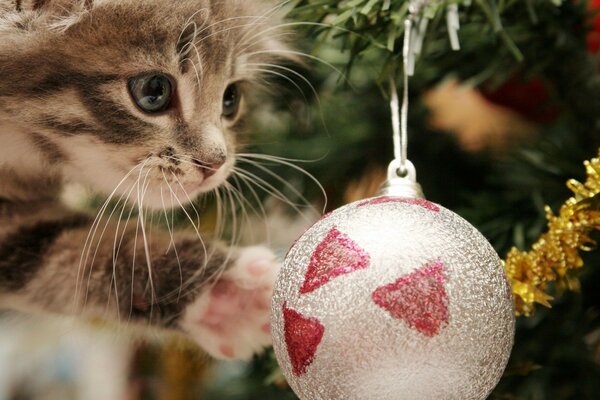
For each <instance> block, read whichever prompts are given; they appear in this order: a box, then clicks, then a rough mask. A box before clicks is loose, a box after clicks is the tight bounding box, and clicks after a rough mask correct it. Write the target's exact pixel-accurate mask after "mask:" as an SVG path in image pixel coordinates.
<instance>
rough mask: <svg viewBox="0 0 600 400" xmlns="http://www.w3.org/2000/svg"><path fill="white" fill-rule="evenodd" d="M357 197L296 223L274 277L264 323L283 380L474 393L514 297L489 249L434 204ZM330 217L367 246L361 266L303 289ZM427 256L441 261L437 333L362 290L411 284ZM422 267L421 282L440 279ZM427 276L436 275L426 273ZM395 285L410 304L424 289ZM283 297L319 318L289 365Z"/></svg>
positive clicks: (340, 399)
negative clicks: (313, 336) (306, 225)
mask: <svg viewBox="0 0 600 400" xmlns="http://www.w3.org/2000/svg"><path fill="white" fill-rule="evenodd" d="M360 203H364V202H359V203H353V204H349V205H347V206H344V207H342V208H340V209H338V210H336V211H334V212H333V213H332V214H331V215H330V216H329V217H328V218H326V219H324V220H321V221H319V222H317V223H316V224H315V225H314V226H313V227H312V228H310V229H309V230H308V231H307V232H306V233H305V234H304V235H302V237H301V238H300V239H299V240H298V242H297V243H296V245H294V246H293V248H292V249H291V251H290V252H289V254H288V256H287V257H286V261H285V263H284V268H283V269H282V271H281V273H280V275H279V277H278V281H277V283H276V286H275V291H274V297H273V304H272V321H271V322H272V324H271V325H272V333H273V341H274V347H275V353H276V355H277V359H278V361H279V363H280V365H281V367H282V371H283V373H284V374H285V376H286V377H287V379H288V381H289V383H290V385H291V387H292V388H293V389H294V391H295V392H296V394H297V395H298V396H299V397H300V398H301V399H303V400H399V399H407V400H432V399H436V400H454V399H455V400H483V399H485V398H486V397H487V396H488V394H489V392H490V391H491V390H492V388H493V387H494V386H495V385H496V383H497V382H498V380H499V379H500V376H501V375H502V372H503V370H504V367H505V366H506V362H507V360H508V356H509V354H510V350H511V348H512V343H513V336H514V307H513V302H512V299H511V298H510V297H507V296H506V293H507V291H509V290H510V288H509V287H508V286H507V285H508V284H507V281H506V279H505V277H504V271H503V269H502V264H501V261H500V259H499V258H498V256H497V254H496V253H495V252H494V250H493V249H492V247H491V246H490V244H489V243H488V242H487V241H486V240H485V239H484V237H483V236H482V235H481V234H480V233H479V232H477V230H475V228H473V226H471V225H470V224H469V223H468V222H466V221H465V220H464V219H462V218H460V217H459V216H458V215H456V214H454V213H453V212H451V211H449V210H447V209H445V208H443V207H441V206H438V205H436V207H437V208H438V209H439V211H438V212H432V210H430V209H428V208H426V207H423V206H422V205H419V204H411V203H410V202H406V201H401V202H400V201H399V202H397V201H393V202H389V201H385V202H380V201H372V202H371V203H370V204H365V205H362V206H360V207H359V206H358V204H360ZM333 228H335V229H337V230H338V231H339V232H342V233H343V234H344V235H345V236H346V237H348V238H349V239H350V240H352V242H353V243H355V244H356V246H358V247H359V248H361V249H363V250H364V251H365V253H366V254H368V255H369V266H368V268H364V269H357V270H355V271H353V272H352V273H349V274H343V275H338V276H336V277H335V278H334V279H331V280H329V281H328V282H327V283H326V284H325V285H322V286H320V287H318V288H316V289H314V290H312V291H310V292H307V293H303V294H302V293H300V288H301V287H302V285H303V284H304V282H305V277H306V276H307V272H308V268H309V264H310V261H311V259H312V257H313V255H314V253H315V251H316V250H317V247H318V246H319V245H320V243H322V242H323V239H325V238H326V237H327V235H328V234H329V233H330V232H331V230H332V229H333ZM436 261H441V262H443V265H444V267H443V269H442V276H443V278H444V281H443V288H444V290H445V293H446V298H447V303H446V305H447V322H443V317H442V318H441V319H442V323H441V324H440V328H439V330H438V331H437V334H436V335H433V336H428V335H425V334H423V332H422V331H420V330H419V329H416V326H417V325H416V323H415V322H414V321H415V320H413V322H412V323H411V322H410V321H409V320H408V319H406V318H402V319H398V318H395V317H394V316H393V315H392V313H391V312H390V311H388V310H386V309H384V308H382V307H381V306H380V305H378V304H377V303H376V302H375V301H374V300H373V297H372V296H373V293H374V292H376V291H377V289H378V288H381V287H384V286H386V285H389V284H391V283H395V282H397V281H398V279H400V278H403V277H409V276H411V275H413V276H414V277H415V278H413V280H412V281H413V282H414V284H415V285H416V282H419V281H421V280H420V279H419V278H417V276H419V275H418V271H419V270H422V269H423V266H425V265H428V263H431V262H436ZM425 275H426V276H427V279H426V280H427V281H428V285H431V287H433V288H435V287H437V288H439V285H438V284H439V283H440V281H439V280H437V279H440V275H439V274H436V273H434V274H430V275H428V274H425ZM432 276H433V277H437V278H436V279H433V281H430V280H429V278H431V277H432ZM435 282H437V283H435ZM419 285H421V284H419ZM419 285H417V286H419ZM426 286H427V285H425V286H423V288H425V287H426ZM425 291H427V290H426V289H425ZM402 295H403V296H407V297H409V298H407V299H403V300H402V302H403V303H404V304H410V303H411V301H412V302H418V301H421V300H422V299H423V290H404V291H403V293H402ZM427 297H428V296H425V298H427ZM433 297H435V296H433ZM442 297H443V296H440V295H438V300H439V299H441V298H442ZM284 302H285V304H286V307H287V308H289V309H292V310H294V312H296V313H297V314H298V315H301V316H303V318H305V319H308V320H312V321H318V323H319V324H320V326H322V327H323V331H322V338H321V340H320V343H319V344H318V346H317V349H316V352H314V351H307V352H306V354H313V353H314V356H313V358H312V361H311V362H310V363H309V365H308V367H306V369H305V372H304V374H300V375H298V374H295V373H294V365H296V364H297V361H292V357H291V355H290V353H288V346H287V345H286V343H289V342H290V340H286V328H285V326H286V322H285V321H286V317H285V316H284V311H283V310H284V308H283V305H284ZM410 310H411V311H410V312H411V313H413V312H414V313H415V314H414V315H417V314H418V311H415V310H416V309H410ZM436 312H438V311H436ZM402 314H403V315H407V314H406V312H404V313H402ZM439 315H441V314H439ZM439 315H438V316H439ZM411 324H412V325H411ZM288 331H289V328H288ZM308 336H310V335H308ZM296 343H297V345H298V346H305V345H304V344H302V341H298V342H296ZM313 347H314V346H313ZM309 350H310V346H309ZM294 357H295V356H294ZM308 359H310V358H308ZM301 365H302V364H301Z"/></svg>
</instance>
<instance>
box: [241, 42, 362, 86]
mask: <svg viewBox="0 0 600 400" xmlns="http://www.w3.org/2000/svg"><path fill="white" fill-rule="evenodd" d="M277 53H280V54H291V55H296V56H300V57H306V58H308V59H311V60H314V61H317V62H319V63H321V64H323V65H325V66H327V67H329V68H331V69H332V70H333V71H335V72H336V73H337V74H338V75H339V76H340V77H341V78H342V79H343V80H344V81H345V82H346V83H347V84H348V85H349V86H350V87H351V88H352V89H354V90H356V89H355V88H354V86H353V85H352V83H351V82H350V80H349V79H348V77H347V76H346V74H344V73H343V72H342V71H340V69H339V68H337V67H335V66H334V65H333V64H331V63H329V62H327V61H325V60H323V59H322V58H320V57H317V56H313V55H312V54H308V53H304V52H302V51H296V50H287V49H271V50H257V51H252V52H250V53H246V54H245V55H246V56H254V55H259V54H277Z"/></svg>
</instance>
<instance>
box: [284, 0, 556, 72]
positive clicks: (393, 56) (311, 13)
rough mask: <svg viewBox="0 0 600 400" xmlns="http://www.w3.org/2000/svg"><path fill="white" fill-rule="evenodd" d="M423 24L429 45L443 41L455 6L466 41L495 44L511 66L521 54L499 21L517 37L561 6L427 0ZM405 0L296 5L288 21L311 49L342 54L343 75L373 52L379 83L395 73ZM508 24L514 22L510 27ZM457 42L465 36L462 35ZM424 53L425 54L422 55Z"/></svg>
mask: <svg viewBox="0 0 600 400" xmlns="http://www.w3.org/2000/svg"><path fill="white" fill-rule="evenodd" d="M425 3H426V4H427V5H426V6H425V8H424V13H423V15H424V18H427V19H429V20H430V21H431V25H432V27H433V28H432V29H431V30H430V31H431V32H429V36H430V38H429V39H430V40H433V41H437V40H439V39H440V38H442V37H444V35H445V32H443V31H444V29H445V28H442V26H443V25H444V24H443V21H444V15H445V10H446V9H447V6H448V5H450V4H457V5H458V6H459V10H461V12H460V19H461V21H462V23H463V25H465V26H466V28H467V31H468V35H472V34H473V35H474V36H475V35H476V36H477V37H481V36H483V37H489V36H493V37H494V39H496V38H500V40H501V41H502V42H503V43H504V45H505V46H506V48H507V49H508V50H509V51H510V53H511V55H512V57H513V58H514V59H515V60H518V61H522V60H523V54H522V52H521V51H520V49H519V47H518V45H517V44H516V43H515V41H514V40H513V38H512V35H511V33H510V32H509V31H508V30H507V29H506V28H505V26H504V23H503V20H505V19H506V20H508V21H509V22H510V30H513V31H517V30H521V29H520V28H523V27H526V26H527V25H530V24H532V23H534V24H535V23H537V22H538V21H539V19H540V17H539V14H540V13H545V12H547V11H548V10H551V11H554V12H555V11H556V7H557V6H559V5H560V4H561V3H562V1H561V0H512V1H510V0H507V1H495V0H473V1H472V0H433V1H428V2H425ZM408 4H409V2H408V1H406V0H383V1H379V0H346V1H337V0H300V1H298V2H297V4H296V5H295V8H294V9H293V11H292V12H291V13H290V17H291V18H292V19H295V20H299V21H302V22H303V23H305V24H307V25H308V26H309V31H310V35H311V37H316V38H317V40H316V43H315V45H314V49H315V50H316V51H318V50H319V48H320V47H321V46H324V45H325V44H326V43H328V42H330V41H331V40H335V41H336V42H337V43H338V46H339V48H340V49H341V50H342V51H344V52H346V53H347V54H348V61H347V63H346V66H345V67H346V69H347V71H349V70H350V69H351V68H352V66H354V64H355V63H356V61H357V60H358V59H360V58H361V56H364V55H365V54H366V53H368V52H375V53H376V54H377V55H376V56H375V57H376V58H377V59H378V62H379V63H380V65H382V67H381V68H380V70H379V79H380V80H381V79H385V78H387V77H388V76H389V74H390V73H394V72H395V71H397V70H398V69H399V68H400V67H401V62H402V52H401V48H402V37H403V35H404V20H405V19H406V17H407V14H408ZM515 8H521V9H523V10H524V11H525V13H526V15H525V16H524V18H523V19H520V20H512V19H508V18H505V15H507V14H510V13H511V10H513V9H515ZM513 22H517V24H514V23H513ZM462 36H463V37H465V36H467V35H462ZM426 52H427V50H426Z"/></svg>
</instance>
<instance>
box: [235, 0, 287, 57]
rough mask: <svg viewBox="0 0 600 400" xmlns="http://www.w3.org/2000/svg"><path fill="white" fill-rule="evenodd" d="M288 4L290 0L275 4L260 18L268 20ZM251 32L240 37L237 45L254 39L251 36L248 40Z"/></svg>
mask: <svg viewBox="0 0 600 400" xmlns="http://www.w3.org/2000/svg"><path fill="white" fill-rule="evenodd" d="M290 2H291V0H286V1H282V2H281V3H280V4H277V5H275V6H273V7H272V8H270V9H269V10H267V11H266V12H264V13H263V14H262V16H261V18H262V19H264V20H267V19H269V18H270V17H272V16H273V15H274V14H275V13H277V12H278V11H280V10H281V9H282V8H283V7H284V6H285V5H287V4H289V3H290ZM258 26H260V25H259V24H257V27H258ZM253 31H254V30H253V29H250V30H248V32H246V33H245V34H244V35H242V37H241V38H240V40H239V41H238V43H241V44H244V43H245V42H246V41H247V40H250V39H252V37H254V36H252V37H250V39H248V35H249V34H251V33H252V32H253ZM236 47H237V46H236Z"/></svg>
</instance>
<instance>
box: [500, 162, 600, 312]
mask: <svg viewBox="0 0 600 400" xmlns="http://www.w3.org/2000/svg"><path fill="white" fill-rule="evenodd" d="M584 165H585V168H586V171H587V180H586V182H585V183H580V182H577V181H576V180H574V179H571V180H570V181H568V182H567V186H568V187H569V189H570V190H571V191H573V193H574V194H575V195H574V196H573V197H571V198H570V199H569V200H567V201H566V202H565V204H564V205H563V206H562V207H561V208H560V210H559V212H558V215H554V213H553V212H552V210H551V209H550V207H546V218H547V219H548V231H547V232H546V233H544V234H543V235H542V236H541V237H540V238H539V239H538V241H537V242H536V243H535V244H534V245H533V246H532V249H531V250H530V251H527V252H522V251H519V250H517V249H516V248H513V249H511V250H510V252H509V253H508V255H507V256H506V261H505V269H506V273H507V275H508V278H509V279H510V282H511V284H512V290H513V294H514V296H515V307H516V312H517V315H526V316H529V315H531V314H532V313H533V312H534V311H535V303H539V304H543V305H545V306H547V307H550V303H549V301H550V300H551V299H552V296H550V295H548V293H547V290H548V284H549V283H550V282H553V281H555V282H556V284H557V286H558V287H559V288H567V289H577V288H578V287H579V281H578V279H577V278H576V277H574V276H573V275H572V274H569V272H570V271H572V270H576V269H579V268H581V267H583V260H582V258H581V256H580V254H579V252H580V251H590V250H593V249H594V248H595V244H596V243H595V242H594V241H593V240H592V238H591V237H590V235H591V233H592V231H594V230H596V229H600V151H599V155H598V158H594V159H592V160H590V161H586V162H585V163H584Z"/></svg>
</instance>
